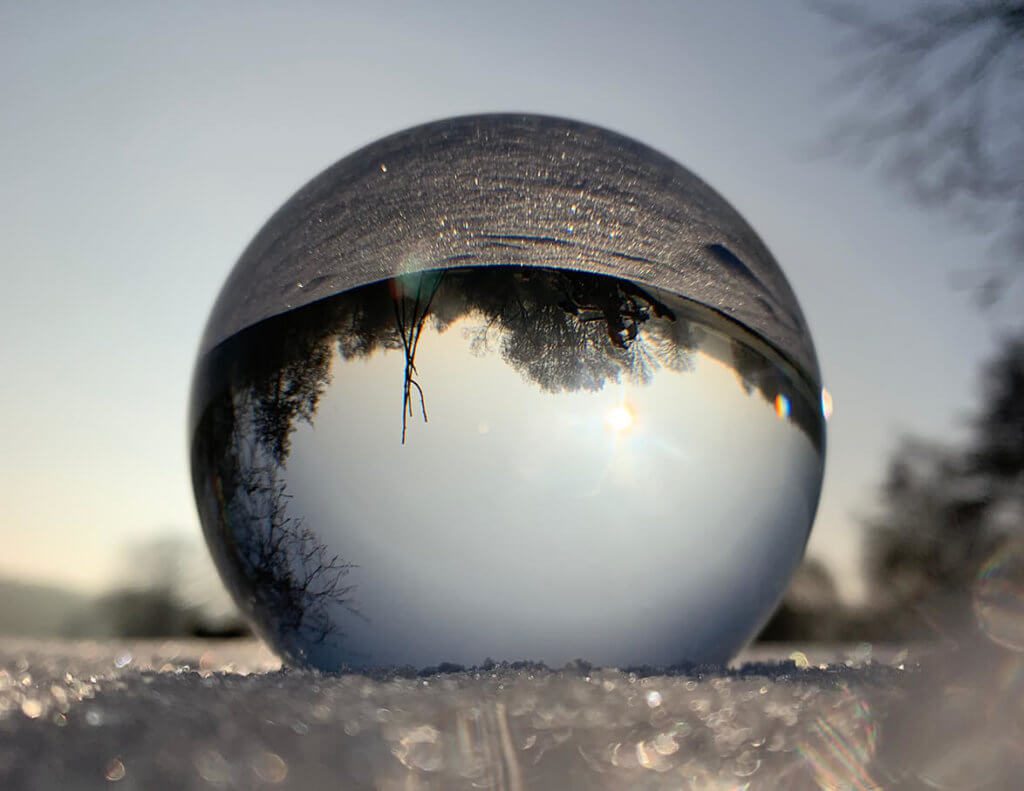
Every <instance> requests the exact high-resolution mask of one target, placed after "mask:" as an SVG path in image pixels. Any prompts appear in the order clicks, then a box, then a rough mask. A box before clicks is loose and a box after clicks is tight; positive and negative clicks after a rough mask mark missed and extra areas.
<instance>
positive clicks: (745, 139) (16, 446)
mask: <svg viewBox="0 0 1024 791" xmlns="http://www.w3.org/2000/svg"><path fill="white" fill-rule="evenodd" d="M876 5H878V7H884V6H883V5H882V4H880V3H879V4H876ZM836 41H837V32H836V31H835V29H834V27H833V26H832V24H831V23H829V22H828V21H826V20H824V19H822V18H821V17H820V16H818V15H816V14H815V13H814V12H812V11H810V10H808V8H807V6H806V5H804V4H803V3H798V2H792V3H772V4H768V3H762V2H755V1H754V0H750V1H749V2H742V1H740V0H735V1H733V2H723V3H695V2H649V3H639V4H637V3H609V2H586V3H584V2H566V3H559V4H548V3H545V4H541V3H517V4H500V5H499V4H482V3H469V2H465V3H463V2H438V3H432V4H413V3H408V4H398V3H388V2H382V3H374V4H364V3H340V2H338V3H312V2H294V3H288V4H280V3H261V2H247V3H231V2H225V3H218V4H216V5H210V4H199V3H189V2H182V3H175V4H173V5H172V4H156V3H132V4H127V3H114V2H111V3H107V4H90V5H88V6H86V5H84V4H72V3H47V2H38V3H31V4H28V3H25V4H20V3H3V4H0V73H2V74H3V75H4V79H3V80H2V81H0V107H3V112H2V113H0V173H2V174H3V178H2V179H0V238H2V239H3V248H2V250H3V253H2V256H0V277H2V282H3V284H4V287H3V289H2V290H0V335H2V337H3V338H4V342H3V343H2V344H0V370H2V371H3V376H2V377H0V402H2V403H3V405H4V407H5V409H4V410H3V412H2V414H0V437H2V438H3V450H4V453H3V454H0V496H2V497H3V501H4V503H5V508H4V509H3V511H2V515H0V541H2V542H3V545H4V546H5V547H8V549H7V550H6V551H5V552H3V553H0V576H5V577H14V578H18V579H23V580H30V581H35V582H46V583H52V584H59V585H64V586H67V587H72V588H77V589H80V590H83V591H96V590H100V589H103V588H106V587H108V586H110V585H113V584H116V583H117V581H118V575H119V574H121V573H122V572H121V569H122V568H123V549H124V547H125V546H127V545H138V544H141V543H144V542H145V541H147V540H148V539H150V538H155V537H158V536H161V537H162V536H166V535H168V534H172V535H181V536H183V537H189V538H191V537H194V536H197V535H198V531H199V527H198V520H197V517H196V512H195V506H194V504H193V500H192V494H191V490H190V484H189V474H188V461H187V453H186V449H187V448H186V428H185V424H186V404H187V396H188V388H189V382H190V377H191V371H192V366H193V364H194V360H195V354H196V351H197V348H198V344H199V338H200V335H201V333H202V330H203V326H204V324H205V321H206V317H207V314H208V312H209V310H210V308H211V306H212V304H213V301H214V298H215V296H216V294H217V291H218V289H219V287H220V285H221V284H222V282H223V281H224V279H225V277H226V275H227V273H228V271H229V270H230V268H231V266H232V264H233V263H234V261H235V260H236V259H237V257H238V256H239V254H240V253H241V251H242V249H243V248H244V246H245V245H246V243H247V242H248V241H249V240H250V239H251V238H252V236H253V235H254V234H255V232H256V231H257V230H258V229H259V227H260V226H261V225H262V224H263V223H264V222H265V221H266V219H267V218H268V217H269V216H270V215H271V213H272V212H273V211H274V210H275V209H276V208H277V207H278V206H280V205H281V203H283V202H284V201H285V200H286V199H287V198H288V197H289V196H290V195H291V194H292V193H293V192H294V191H295V190H296V189H297V188H298V187H300V186H301V185H302V184H303V183H305V182H306V181H307V180H308V179H310V178H311V177H312V176H314V175H315V174H317V173H318V172H320V171H321V170H322V169H323V168H325V167H326V166H328V165H330V164H331V163H333V162H334V161H336V160H337V159H339V158H341V157H343V156H344V155H346V154H348V153H350V152H351V151H353V150H355V149H357V148H358V147H360V146H362V145H365V144H367V143H369V142H371V141H373V140H375V139H377V138H379V137H381V136H383V135H386V134H389V133H391V132H394V131H397V130H399V129H403V128H406V127H409V126H412V125H415V124H418V123H422V122H426V121H430V120H435V119H438V118H443V117H447V116H453V115H460V114H466V113H473V112H497V111H523V112H537V113H546V114H552V115H559V116H565V117H568V118H573V119H576V120H581V121H586V122H590V123H594V124H598V125H601V126H605V127H608V128H611V129H613V130H615V131H618V132H622V133H624V134H627V135H629V136H632V137H635V138H636V139H638V140H640V141H642V142H644V143H646V144H648V145H650V146H652V147H654V148H656V149H658V150H660V151H662V152H663V153H665V154H667V155H669V156H670V157H672V158H674V159H676V160H677V161H679V162H681V163H682V164H683V165H685V166H687V167H689V168H690V169H692V170H693V171H694V172H696V173H697V174H698V175H699V176H701V177H702V178H703V179H705V180H706V181H707V182H709V183H710V184H711V185H712V186H713V187H714V188H715V189H716V190H718V191H719V192H720V193H721V194H722V195H723V196H725V198H726V199H727V200H729V201H730V202H731V203H732V204H733V205H734V206H735V207H736V208H737V209H738V210H739V211H740V213H741V214H743V215H744V217H745V218H746V219H747V220H748V221H749V222H750V223H751V225H753V227H754V228H755V229H756V230H757V231H758V233H759V234H760V236H761V238H762V239H763V240H764V241H765V242H766V244H767V245H768V247H769V248H770V249H771V250H772V252H773V253H774V255H775V257H776V258H777V259H778V261H779V262H780V264H781V266H782V268H783V270H784V271H785V272H786V274H787V277H788V278H789V280H790V283H791V285H792V286H793V288H794V290H795V291H796V294H797V296H798V298H799V299H800V302H801V305H802V307H803V310H804V313H805V315H806V317H807V320H808V322H809V325H810V327H811V329H812V332H813V334H814V341H815V344H816V346H817V350H818V356H819V360H820V363H821V368H822V371H823V375H824V379H825V383H826V385H827V386H828V388H829V390H830V391H831V392H832V394H833V396H834V399H835V414H834V417H833V419H832V421H831V423H830V425H829V449H828V463H827V468H826V479H825V487H824V492H823V498H822V502H821V506H820V509H819V515H818V520H817V523H816V526H815V529H814V532H813V534H812V538H811V543H810V549H809V551H810V553H811V554H812V555H814V556H816V557H820V558H822V559H823V560H824V561H826V562H827V563H828V565H829V567H830V568H831V569H832V570H833V571H834V572H835V573H836V575H837V578H838V581H839V583H840V587H841V589H842V591H843V592H844V593H845V594H847V595H856V594H857V593H858V592H859V590H860V589H859V587H858V584H857V571H858V563H859V557H858V548H859V540H860V530H859V527H858V525H859V520H860V519H861V518H862V517H863V516H864V515H866V514H869V513H870V512H871V510H872V508H873V507H874V505H875V493H876V490H877V486H878V484H879V482H880V480H881V477H882V475H883V473H884V469H885V464H886V460H887V458H888V455H889V453H890V451H891V450H892V449H893V448H894V447H895V444H896V442H897V441H898V438H899V437H900V436H901V434H903V433H905V432H915V433H920V434H925V435H928V436H933V437H939V438H948V437H950V436H952V435H956V434H957V433H958V432H959V431H960V430H961V427H962V424H963V419H964V416H965V415H966V414H967V413H968V412H969V410H970V407H971V405H972V403H973V397H974V394H975V373H976V370H977V367H978V364H979V363H980V361H981V360H982V359H983V358H984V357H985V356H986V355H988V354H989V353H990V352H991V351H992V349H993V348H994V344H995V339H996V338H997V337H998V334H999V325H1000V322H1001V321H1002V319H1000V317H999V316H998V315H997V316H993V315H990V314H984V313H982V312H979V310H978V309H977V308H976V307H974V305H973V304H972V302H971V300H970V299H969V297H968V295H966V294H964V293H963V292H962V291H957V290H956V289H955V288H954V287H953V286H952V282H953V280H954V277H955V275H956V273H957V272H961V271H963V270H964V269H968V270H970V269H972V268H974V267H975V266H976V265H977V263H978V262H979V261H981V260H983V259H984V256H985V255H986V252H987V243H986V241H985V240H984V239H980V238H978V237H976V236H974V235H972V234H971V233H970V232H969V231H968V230H966V229H962V228H959V227H957V226H956V224H954V223H951V222H950V221H949V219H948V218H947V217H945V216H944V215H942V214H941V213H929V212H926V211H924V210H922V209H920V208H918V207H917V206H916V205H914V204H912V203H910V202H908V200H907V199H906V197H905V196H903V195H901V194H900V192H899V191H898V190H896V189H893V188H891V185H890V184H888V183H887V182H886V181H885V179H884V178H883V176H882V174H879V173H878V172H877V171H876V170H873V169H872V168H867V167H855V166H852V165H851V163H850V162H848V161H843V160H841V159H836V158H828V157H823V156H821V155H820V153H819V149H820V147H821V146H820V144H821V142H822V140H823V138H824V137H825V136H826V135H827V133H828V130H829V123H830V120H831V119H833V118H834V116H835V113H834V110H833V108H834V105H835V99H834V91H835V88H836V82H835V78H836V75H837V74H838V72H839V70H840V68H841V67H842V64H843V61H842V60H841V59H840V58H839V57H838V55H837V47H836Z"/></svg>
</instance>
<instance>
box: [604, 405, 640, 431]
mask: <svg viewBox="0 0 1024 791" xmlns="http://www.w3.org/2000/svg"><path fill="white" fill-rule="evenodd" d="M633 421H634V418H633V413H632V412H631V411H630V409H629V407H628V406H626V405H625V404H620V405H618V406H614V407H612V408H611V409H609V410H608V412H607V414H606V415H605V416H604V422H605V423H606V424H607V426H608V428H610V429H611V430H612V431H613V432H614V433H616V434H622V433H624V432H626V431H629V430H630V429H631V428H632V427H633Z"/></svg>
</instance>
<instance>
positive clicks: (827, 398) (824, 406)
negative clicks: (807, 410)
mask: <svg viewBox="0 0 1024 791" xmlns="http://www.w3.org/2000/svg"><path fill="white" fill-rule="evenodd" d="M821 414H822V415H824V416H825V420H831V419H832V394H831V393H830V392H829V391H828V388H827V387H823V388H821Z"/></svg>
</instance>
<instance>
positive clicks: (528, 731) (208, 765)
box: [0, 641, 1024, 791]
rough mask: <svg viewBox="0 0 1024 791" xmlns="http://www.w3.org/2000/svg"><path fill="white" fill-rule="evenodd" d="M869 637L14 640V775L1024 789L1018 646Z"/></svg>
mask: <svg viewBox="0 0 1024 791" xmlns="http://www.w3.org/2000/svg"><path fill="white" fill-rule="evenodd" d="M874 653H875V657H874V660H873V659H872V652H871V649H870V647H868V646H861V647H859V648H857V649H854V650H853V651H852V652H850V651H821V652H814V651H810V650H807V651H806V653H803V652H800V651H791V649H790V648H789V647H782V648H778V649H776V650H774V651H769V652H767V653H765V652H762V653H761V654H760V655H753V654H751V655H748V656H746V657H742V658H741V660H742V661H746V664H743V665H742V666H738V667H735V668H731V669H725V668H719V669H714V670H713V669H704V670H701V669H691V670H689V671H687V672H683V671H678V672H674V673H668V674H663V675H651V674H647V673H645V672H642V671H638V672H624V671H619V670H598V669H591V668H588V667H587V666H586V665H584V664H579V665H574V666H572V667H568V668H564V669H562V670H548V669H545V668H541V667H533V666H528V665H515V666H509V665H497V666H490V665H488V666H487V667H485V668H476V669H472V670H461V669H458V668H441V669H440V670H441V671H444V670H451V671H453V672H432V673H420V674H417V673H414V672H409V673H397V674H390V675H380V676H377V677H370V676H366V675H338V676H328V675H320V674H316V673H310V672H302V671H295V670H287V669H285V670H282V669H280V667H279V664H278V662H277V660H276V659H275V658H274V657H273V656H272V655H270V654H269V653H268V652H267V651H266V650H265V649H264V648H262V647H261V646H260V645H259V644H257V643H255V642H249V641H238V642H230V643H228V642H222V643H209V642H187V643H133V644H113V643H110V644H95V643H40V642H30V641H9V642H7V643H6V645H4V646H3V648H2V649H0V788H3V789H12V790H19V791H20V789H55V788H62V789H92V788H109V787H116V788H122V789H216V788H245V789H248V788H262V787H276V788H296V789H319V788H332V789H338V788H343V789H463V788H465V789H480V788H493V789H534V788H538V789H577V788H578V789H595V788H596V789H602V788H610V789H661V788H666V789H668V788H672V789H678V788H684V789H690V788H705V789H775V788H780V789H805V788H806V789H816V788H828V789H870V788H942V789H945V788H949V789H970V788H979V789H980V788H993V789H1003V788H1005V789H1011V788H1018V787H1019V786H1018V784H1017V781H1018V780H1019V778H1020V776H1021V772H1022V771H1024V764H1022V752H1024V739H1022V736H1024V714H1022V707H1021V701H1022V697H1021V690H1022V684H1024V681H1022V679H1024V670H1022V663H1021V657H1020V655H1018V654H1013V653H1004V652H997V651H994V650H991V649H990V648H988V647H985V648H984V650H983V651H982V649H978V650H975V651H973V653H970V655H969V656H968V655H966V654H965V652H964V651H963V650H962V649H961V650H959V651H957V652H948V651H947V652H946V653H944V654H938V653H937V652H935V651H930V652H919V653H914V652H911V654H910V655H909V656H908V654H907V652H906V651H901V652H895V651H885V652H883V651H880V650H877V649H876V651H875V652H874ZM883 660H884V661H883Z"/></svg>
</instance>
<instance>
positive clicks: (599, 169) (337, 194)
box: [201, 115, 819, 381]
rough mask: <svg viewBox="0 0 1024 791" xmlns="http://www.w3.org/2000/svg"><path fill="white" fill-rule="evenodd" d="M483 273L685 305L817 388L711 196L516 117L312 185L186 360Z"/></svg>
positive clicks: (630, 150) (555, 126)
mask: <svg viewBox="0 0 1024 791" xmlns="http://www.w3.org/2000/svg"><path fill="white" fill-rule="evenodd" d="M488 265H512V266H515V265H527V266H545V267H553V268H561V269H577V270H582V271H585V272H592V273H595V274H603V275H612V276H614V277H620V278H625V279H628V280H632V281H635V282H638V283H645V284H647V285H651V286H656V287H658V288H662V289H666V290H668V291H673V292H676V293H679V294H685V295H686V296H687V297H689V298H690V299H693V300H696V301H699V302H703V303H704V304H705V305H708V306H710V307H712V308H714V309H716V310H719V311H721V312H722V313H724V314H725V315H727V316H729V317H730V318H732V319H734V320H736V321H738V322H739V323H741V324H744V325H746V326H748V327H750V328H751V329H753V330H755V331H756V332H758V333H759V334H760V335H762V336H763V337H764V338H765V339H767V340H768V341H769V342H771V343H772V344H774V345H775V346H776V347H777V348H778V349H779V350H780V351H782V352H783V353H784V354H786V355H787V356H788V357H789V358H790V359H792V360H793V361H794V362H795V363H796V364H797V365H798V366H800V367H801V368H802V369H803V371H804V372H805V373H806V374H807V375H808V376H809V377H810V378H811V379H812V380H815V381H817V380H818V379H819V374H818V365H817V360H816V357H815V353H814V348H813V346H812V345H811V341H810V333H809V332H808V330H807V325H806V322H805V320H804V317H803V314H802V313H801V311H800V307H799V305H798V304H797V301H796V298H795V297H794V295H793V292H792V290H791V289H790V286H789V284H788V283H787V281H786V279H785V276H784V275H783V274H782V271H781V270H780V269H779V266H778V264H777V263H776V262H775V259H774V258H773V257H772V255H771V253H770V252H769V251H768V249H767V248H766V247H765V246H764V244H763V243H762V242H761V240H760V239H759V238H758V237H757V234H756V233H755V232H754V230H753V229H752V228H751V227H750V226H749V225H748V224H747V223H746V222H745V221H744V220H743V218H742V217H741V216H740V215H739V214H738V213H737V212H736V210H735V209H733V208H732V207H731V206H730V205H729V204H728V202H726V201H725V200H724V199H723V198H722V197H721V196H720V195H718V193H716V192H715V191H714V190H713V189H711V188H710V187H709V186H708V185H707V184H705V183H704V182H703V181H701V180H700V179H699V178H697V177H696V176H695V175H694V174H693V173H691V172H690V171H688V170H686V169H685V168H683V167H681V166H680V165H678V164H677V163H675V162H673V161H672V160H670V159H668V158H667V157H665V156H663V155H661V154H659V153H658V152H656V151H654V150H652V149H650V148H647V147H646V146H643V145H641V144H639V143H637V142H635V141H633V140H630V139H628V138H625V137H622V136H620V135H617V134H614V133H612V132H609V131H606V130H603V129H598V128H595V127H592V126H589V125H585V124H579V123H574V122H571V121H565V120H561V119H555V118H546V117H540V116H523V115H484V116H473V117H466V118H456V119H451V120H446V121H439V122H436V123H433V124H428V125H425V126H421V127H416V128H414V129H410V130H407V131H405V132H400V133H398V134H395V135H392V136H390V137H387V138H385V139H383V140H380V141H378V142H376V143H373V144H372V145H370V146H367V147H366V148H364V149H362V150H360V151H357V152H356V153H354V154H352V155H351V156H348V157H346V158H345V159H343V160H341V161H340V162H338V163H337V164H335V165H334V166H333V167H331V168H328V169H327V170H326V171H324V173H322V174H321V175H319V176H317V177H316V178H315V179H314V180H313V181H311V182H309V183H308V184H307V185H306V186H305V187H303V188H302V189H301V190H300V191H299V192H298V193H297V194H296V195H295V196H294V197H292V199H291V200H289V201H288V203H286V204H285V205H284V206H283V207H282V208H281V209H280V210H279V211H278V212H277V213H276V214H275V215H274V216H273V217H272V218H271V219H270V220H269V221H268V223H267V224H266V226H264V228H263V229H262V230H261V231H260V232H259V234H257V236H256V238H255V239H253V241H252V243H251V244H250V245H249V247H248V248H247V249H246V250H245V252H244V253H243V254H242V257H241V259H240V260H239V262H238V265H237V266H236V267H235V269H234V271H233V272H232V274H231V276H230V277H229V279H228V281H227V282H226V284H225V286H224V288H223V290H222V292H221V296H220V298H219V299H218V301H217V303H216V306H215V307H214V311H213V314H212V315H211V318H210V322H209V324H208V326H207V328H206V334H205V337H204V339H203V343H202V349H201V351H202V352H204V353H205V352H207V351H209V350H210V349H211V348H213V347H214V346H215V345H216V344H218V343H220V342H221V341H223V340H224V339H226V338H228V337H230V336H231V335H233V334H235V333H236V332H238V331H240V330H242V329H245V328H246V327H249V326H251V325H253V324H255V323H257V322H259V321H261V320H263V319H266V318H268V317H270V316H272V315H276V314H278V313H280V312H282V311H283V310H289V309H292V308H296V307H299V306H302V305H307V304H309V303H312V302H314V301H316V300H318V299H322V298H324V297H329V296H332V295H334V294H337V293H339V292H341V291H346V290H348V289H351V288H355V287H357V286H361V285H365V284H367V283H372V282H376V281H379V280H383V279H386V278H390V277H394V276H395V275H398V274H403V273H410V272H417V271H423V270H426V269H443V268H446V267H470V266H488Z"/></svg>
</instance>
